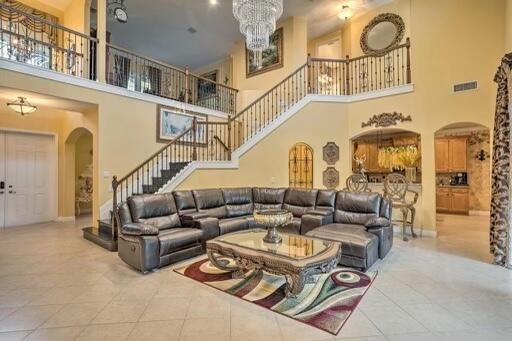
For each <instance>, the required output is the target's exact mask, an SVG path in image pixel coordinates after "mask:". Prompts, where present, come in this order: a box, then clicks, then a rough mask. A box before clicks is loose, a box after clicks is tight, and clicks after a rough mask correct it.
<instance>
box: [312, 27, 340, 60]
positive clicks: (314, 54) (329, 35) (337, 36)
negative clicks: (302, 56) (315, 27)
mask: <svg viewBox="0 0 512 341" xmlns="http://www.w3.org/2000/svg"><path fill="white" fill-rule="evenodd" d="M335 39H339V40H340V42H343V30H342V29H341V28H339V29H337V30H334V31H333V32H330V33H327V34H324V35H322V36H320V37H318V38H315V39H311V40H309V41H308V54H310V55H311V57H318V56H317V47H318V45H320V44H325V43H328V42H330V41H333V40H335ZM343 52H344V51H343V43H342V44H341V50H340V51H339V53H340V54H342V55H343ZM343 58H344V57H343Z"/></svg>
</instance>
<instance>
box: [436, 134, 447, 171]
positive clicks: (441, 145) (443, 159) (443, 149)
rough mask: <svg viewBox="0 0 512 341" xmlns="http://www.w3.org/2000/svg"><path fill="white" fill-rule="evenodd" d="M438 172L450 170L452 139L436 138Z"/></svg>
mask: <svg viewBox="0 0 512 341" xmlns="http://www.w3.org/2000/svg"><path fill="white" fill-rule="evenodd" d="M435 154H436V172H449V171H450V162H449V155H450V141H449V140H448V139H436V140H435Z"/></svg>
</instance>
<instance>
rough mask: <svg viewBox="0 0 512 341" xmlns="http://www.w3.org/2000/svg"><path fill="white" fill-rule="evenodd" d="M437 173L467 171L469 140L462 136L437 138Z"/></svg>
mask: <svg viewBox="0 0 512 341" xmlns="http://www.w3.org/2000/svg"><path fill="white" fill-rule="evenodd" d="M435 154H436V155H435V159H436V172H437V173H452V172H453V173H455V172H466V170H467V141H466V138H462V137H453V138H452V137H450V138H441V139H436V140H435Z"/></svg>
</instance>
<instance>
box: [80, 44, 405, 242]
mask: <svg viewBox="0 0 512 341" xmlns="http://www.w3.org/2000/svg"><path fill="white" fill-rule="evenodd" d="M410 83H411V68H410V41H409V39H408V38H407V40H406V43H405V44H402V45H399V46H397V47H396V48H394V49H392V50H390V51H388V52H387V53H386V54H383V55H366V56H362V57H357V58H353V59H350V58H348V56H347V59H341V60H331V59H319V58H310V57H308V60H307V62H306V63H305V64H304V65H302V66H301V67H299V68H298V69H297V70H295V71H294V72H293V73H292V74H290V75H289V76H288V77H286V78H285V79H284V80H282V81H281V82H280V83H279V84H277V85H276V86H274V87H273V88H272V89H270V90H269V91H268V92H266V93H265V94H264V95H263V96H261V97H260V98H258V99H257V100H256V101H254V102H253V103H252V104H250V105H249V106H247V107H246V108H245V109H243V110H242V111H240V112H239V113H237V114H236V115H234V116H233V117H229V118H228V120H227V121H226V122H198V121H197V120H196V119H194V121H193V122H192V125H191V127H190V128H189V129H187V130H186V131H184V132H183V133H182V134H181V135H179V136H178V137H176V138H175V139H173V140H172V141H170V142H169V143H168V144H167V145H165V146H164V147H163V148H161V149H160V150H159V151H157V152H156V153H154V154H153V155H151V156H150V157H149V158H148V159H146V160H145V161H144V162H142V163H141V164H140V165H139V166H137V167H136V168H135V169H133V170H132V171H131V172H129V173H128V174H127V175H125V176H124V177H122V178H120V179H118V178H117V177H114V179H113V181H112V189H113V198H112V212H113V216H114V217H115V216H116V213H117V207H118V205H119V204H120V203H122V202H124V201H125V200H126V199H127V198H128V197H129V196H132V195H139V194H146V193H157V192H159V191H161V190H162V189H163V188H166V190H168V186H167V185H168V184H170V183H172V181H173V180H174V179H176V178H177V177H178V176H179V175H180V173H182V172H184V171H185V170H186V169H187V168H189V166H190V165H192V164H194V163H196V162H198V161H200V162H202V163H205V162H206V163H210V162H212V163H213V162H217V163H218V162H220V161H231V159H232V158H231V156H232V154H233V153H235V152H237V151H238V150H240V149H243V147H244V145H245V147H246V146H247V145H248V144H250V143H251V140H252V141H254V139H255V138H256V137H257V135H258V134H262V135H264V134H265V129H266V128H268V127H271V125H272V123H274V122H276V121H277V120H278V119H280V118H282V117H284V116H285V114H286V113H287V111H288V110H290V109H291V108H292V107H293V106H294V105H296V104H297V103H298V102H299V101H301V100H303V99H304V98H305V97H306V96H308V95H321V96H338V97H339V96H352V95H358V94H363V93H368V92H372V91H378V90H385V89H390V88H394V87H398V86H402V85H407V84H410ZM267 130H268V129H267ZM267 133H268V132H267ZM110 221H112V222H114V223H115V221H116V219H111V220H110ZM98 223H99V226H101V231H102V232H101V233H102V238H107V239H109V240H110V241H111V244H112V245H113V243H114V242H115V241H116V239H117V228H116V227H115V225H116V224H112V223H110V225H109V222H108V221H99V222H98ZM108 229H110V233H109V234H107V233H106V231H107V230H108ZM103 232H105V233H104V234H103ZM85 233H86V232H85V231H84V237H85V238H87V237H86V236H85ZM87 239H89V238H87ZM104 243H105V242H104Z"/></svg>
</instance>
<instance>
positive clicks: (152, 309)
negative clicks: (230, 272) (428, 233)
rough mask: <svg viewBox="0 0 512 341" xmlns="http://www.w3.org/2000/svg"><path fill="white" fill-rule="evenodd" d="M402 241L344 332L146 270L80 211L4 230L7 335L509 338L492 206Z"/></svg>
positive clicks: (511, 305)
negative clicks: (94, 239) (86, 228)
mask: <svg viewBox="0 0 512 341" xmlns="http://www.w3.org/2000/svg"><path fill="white" fill-rule="evenodd" d="M438 220H439V236H438V238H435V239H434V238H422V239H416V240H411V241H410V242H408V243H404V242H402V241H401V240H400V238H396V239H395V246H394V248H393V250H392V251H391V253H390V254H389V255H388V257H387V258H386V259H385V261H382V262H379V263H378V264H377V266H376V267H375V270H378V271H379V275H378V276H377V279H376V280H375V283H374V285H373V286H372V287H371V289H370V290H369V292H368V293H367V295H366V296H365V297H364V298H363V300H362V302H361V304H360V305H359V307H358V309H357V310H356V311H355V313H354V314H353V315H352V316H351V317H350V319H349V320H348V322H347V324H346V325H345V326H344V327H343V329H342V331H341V332H340V334H339V335H337V336H336V337H334V336H332V335H330V334H327V333H325V332H322V331H319V330H317V329H315V328H312V327H309V326H306V325H303V324H301V323H298V322H295V321H293V320H291V319H289V318H286V317H283V316H280V315H277V314H275V313H272V312H270V311H268V310H265V309H263V308H260V307H258V306H255V305H252V304H250V303H247V302H244V301H242V300H240V299H237V298H233V297H231V296H228V295H226V294H224V293H221V292H218V291H215V290H213V289H210V288H208V287H205V286H203V285H201V284H198V283H196V282H194V281H192V280H190V279H187V278H184V277H181V276H180V275H177V274H176V273H174V272H173V271H172V269H171V267H168V268H165V269H161V270H160V271H157V272H153V273H150V274H148V275H141V274H139V273H137V272H135V271H133V270H132V269H130V268H128V267H127V266H125V265H124V264H123V263H122V262H121V261H120V260H119V259H118V257H117V255H116V254H115V253H110V252H107V251H105V250H103V249H101V248H99V247H97V246H95V245H93V244H91V243H90V242H88V241H86V240H84V239H82V237H81V231H80V229H79V227H80V226H83V225H86V224H87V221H84V220H79V221H77V223H50V224H39V225H34V226H26V227H19V228H11V229H7V230H6V231H3V232H0V340H2V341H3V340H52V341H58V340H94V341H96V340H297V341H300V340H319V341H322V340H333V339H335V338H336V339H349V340H372V341H380V340H389V341H395V340H483V339H485V340H511V339H512V271H508V270H505V269H503V268H499V267H496V266H493V265H491V264H489V260H490V257H489V255H488V252H487V243H488V242H487V240H488V237H487V232H486V229H487V222H488V217H454V216H439V218H438Z"/></svg>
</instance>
